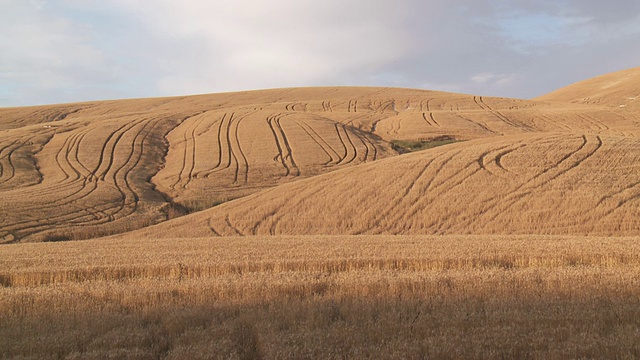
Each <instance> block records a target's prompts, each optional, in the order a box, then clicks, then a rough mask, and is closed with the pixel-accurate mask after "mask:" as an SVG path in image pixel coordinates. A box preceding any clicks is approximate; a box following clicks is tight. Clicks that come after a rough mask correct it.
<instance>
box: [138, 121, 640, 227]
mask: <svg viewBox="0 0 640 360" xmlns="http://www.w3.org/2000/svg"><path fill="white" fill-rule="evenodd" d="M639 160H640V140H638V139H636V138H632V137H622V136H605V135H591V134H587V135H576V134H567V133H553V134H532V135H518V136H509V137H506V136H505V137H501V138H496V139H492V141H491V142H489V141H486V140H484V139H479V140H473V141H467V142H463V143H457V144H450V145H446V146H442V147H438V148H434V149H430V150H428V151H423V152H417V153H412V154H407V155H403V156H401V157H399V158H391V159H385V160H381V161H378V162H374V163H371V164H363V165H360V166H357V167H353V168H350V169H344V170H341V171H336V172H333V173H330V174H325V175H322V176H317V177H314V178H311V179H305V180H301V181H298V182H295V183H291V184H286V185H283V186H280V187H277V188H274V189H270V190H266V191H263V192H261V193H258V194H254V195H252V196H248V197H245V198H242V199H238V200H236V201H233V202H229V203H226V204H223V205H221V206H219V207H216V208H214V209H210V210H206V211H203V212H201V213H199V214H193V215H192V216H189V217H184V218H180V219H176V220H174V221H170V222H166V223H163V224H159V225H157V226H155V227H150V228H147V229H144V230H142V231H140V232H139V233H138V235H139V236H148V237H191V236H214V235H221V236H234V235H299V234H309V235H322V234H335V235H339V234H400V235H403V234H414V235H419V234H580V235H598V236H603V235H604V236H624V235H626V236H634V235H639V234H640V230H639V229H640V206H639V205H640V161H639Z"/></svg>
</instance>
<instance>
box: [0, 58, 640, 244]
mask: <svg viewBox="0 0 640 360" xmlns="http://www.w3.org/2000/svg"><path fill="white" fill-rule="evenodd" d="M639 73H640V70H638V69H635V70H630V71H626V72H623V73H620V74H612V75H607V76H608V77H609V78H611V79H622V80H619V82H617V83H611V84H612V85H610V86H609V87H608V88H607V92H606V93H603V92H599V91H596V90H594V89H600V88H601V87H602V86H600V88H598V86H596V85H593V84H596V83H602V80H598V79H599V78H596V79H593V80H591V82H585V84H587V85H574V86H573V87H575V86H580V89H581V90H580V91H582V92H580V91H577V90H575V91H574V90H571V87H570V88H568V89H569V90H566V91H564V90H559V91H557V92H554V93H552V94H549V95H547V96H543V97H541V98H538V99H535V100H532V101H527V100H518V99H505V98H490V97H483V96H473V95H464V94H452V93H444V92H436V91H422V90H410V89H393V88H348V87H337V88H298V89H276V90H263V91H248V92H239V93H226V94H212V95H199V96H188V97H175V98H158V99H131V100H118V101H103V102H88V103H78V104H63V105H50V106H39V107H25V108H7V109H0V241H2V242H6V243H8V242H18V241H59V240H67V239H85V238H95V237H100V236H104V235H111V234H118V233H121V234H127V233H128V232H129V231H132V230H136V229H142V230H138V231H137V232H133V233H131V235H134V234H135V235H136V236H178V237H190V236H209V235H238V234H242V235H250V234H369V233H381V234H442V233H447V234H473V233H479V234H486V233H491V234H494V233H500V234H511V233H535V234H547V233H552V234H557V233H561V234H615V235H618V234H625V235H629V234H637V229H638V221H637V220H636V219H637V218H638V216H637V215H638V214H637V209H638V201H639V198H640V195H639V193H640V187H639V186H638V185H639V184H640V176H639V174H640V171H638V170H639V169H638V165H637V163H638V161H637V160H638V157H639V156H640V148H639V146H640V143H639V142H638V140H636V136H637V133H638V121H639V116H638V112H636V111H635V110H634V109H635V107H634V106H635V105H633V104H635V103H633V102H629V103H628V104H627V106H624V107H620V106H613V105H611V104H616V103H617V101H618V99H617V98H616V97H619V94H622V93H624V94H631V93H630V92H629V91H631V92H633V91H634V90H633V86H635V85H634V84H637V83H638V82H637V81H634V80H633V79H635V77H634V76H637V75H638V74H639ZM626 79H631V80H630V81H626ZM607 81H609V80H607ZM616 81H618V80H616ZM589 84H591V85H589ZM630 89H631V90H630ZM632 90H633V91H632ZM563 91H564V92H563ZM590 91H593V92H590ZM563 94H576V96H577V99H576V98H573V97H571V96H568V95H563ZM589 94H591V95H589ZM625 96H626V95H625ZM628 96H631V95H628ZM586 98H589V99H599V100H597V101H591V100H589V101H581V100H580V99H586ZM630 101H631V100H630ZM438 139H450V140H451V141H454V140H455V141H459V142H457V143H455V144H450V145H447V146H443V147H438V148H434V149H429V150H424V151H420V152H416V153H412V154H405V155H401V156H399V154H400V153H403V152H405V151H406V150H407V148H406V144H408V143H412V142H413V143H416V142H417V143H419V144H427V145H429V143H430V142H432V141H433V140H438ZM426 147H429V146H426ZM234 199H237V200H234ZM221 203H224V204H222V205H219V204H221ZM200 210H202V211H200ZM194 212H195V213H194ZM188 213H192V214H188ZM187 214H188V215H187ZM173 218H176V219H173ZM171 219H173V220H171ZM167 220H169V221H167ZM159 223H162V224H159ZM153 224H159V225H156V226H151V225H153Z"/></svg>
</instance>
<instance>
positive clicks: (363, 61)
mask: <svg viewBox="0 0 640 360" xmlns="http://www.w3.org/2000/svg"><path fill="white" fill-rule="evenodd" d="M117 3H118V4H119V6H120V7H121V8H122V9H123V10H128V11H131V12H132V13H134V14H135V17H136V18H138V19H139V21H141V22H143V23H144V24H145V25H146V26H148V27H149V28H151V29H153V30H152V31H151V32H152V33H154V34H155V41H156V42H157V43H159V44H162V43H166V42H167V41H168V42H173V43H174V44H173V45H175V44H177V43H184V44H188V46H186V47H185V51H181V52H178V53H176V54H171V55H168V56H167V57H168V58H170V59H171V61H169V62H168V63H167V64H166V65H167V66H166V68H165V69H163V75H162V76H161V77H160V78H159V80H158V85H159V87H160V89H161V91H163V92H167V93H169V92H176V91H181V92H184V91H188V90H187V89H191V91H194V90H195V91H222V90H243V89H250V88H260V87H277V86H294V85H307V84H317V83H331V82H339V81H340V80H341V79H342V77H343V76H345V75H348V74H349V73H351V72H362V73H364V72H367V71H372V70H373V71H375V69H377V68H380V67H381V66H383V65H385V64H387V63H389V62H390V61H393V60H394V59H396V58H397V57H399V56H403V54H404V52H405V50H406V48H407V46H408V44H406V43H405V42H404V41H403V39H406V38H407V36H406V35H405V34H403V29H402V26H401V21H402V13H401V12H399V11H396V10H394V9H393V8H391V9H390V8H389V6H388V3H387V2H384V1H380V0H377V1H364V0H353V1H349V2H342V1H335V0H332V1H323V2H300V1H295V0H281V1H272V2H265V1H259V0H244V1H230V0H220V1H216V2H210V1H189V2H183V1H177V0H164V1H159V2H158V3H157V4H156V5H155V6H154V10H153V11H148V7H147V6H145V2H143V1H124V0H123V1H118V2H117ZM167 39H168V40H167ZM171 47H173V46H171ZM183 64H188V67H189V68H190V69H184V68H183V67H182V65H183Z"/></svg>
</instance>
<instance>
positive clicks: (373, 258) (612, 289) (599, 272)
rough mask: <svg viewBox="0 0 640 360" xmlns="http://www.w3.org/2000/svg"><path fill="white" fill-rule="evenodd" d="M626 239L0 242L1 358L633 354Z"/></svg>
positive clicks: (632, 270)
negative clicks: (14, 243)
mask: <svg viewBox="0 0 640 360" xmlns="http://www.w3.org/2000/svg"><path fill="white" fill-rule="evenodd" d="M639 254H640V243H639V242H638V241H637V239H633V238H581V237H533V236H525V237H511V238H510V237H478V236H475V237H474V236H467V237H463V236H445V237H406V236H405V237H389V236H378V237H375V236H374V237H371V236H368V237H353V236H351V237H290V238H281V237H268V238H251V237H249V238H225V239H189V240H187V239H182V240H181V239H170V240H145V241H135V240H133V241H132V240H131V239H130V240H105V241H101V242H67V243H48V244H22V245H8V246H3V247H1V248H0V259H2V260H1V264H0V265H1V268H2V269H3V270H2V274H1V275H2V277H1V279H2V282H3V284H4V288H3V289H2V291H0V309H2V311H1V312H0V329H1V330H0V349H2V351H1V352H0V354H2V357H3V358H108V357H115V358H122V357H127V358H140V359H147V358H150V359H151V358H175V359H179V358H344V357H355V358H363V357H365V358H380V357H383V358H398V357H401V358H421V357H424V358H430V357H435V358H540V359H542V358H544V359H553V358H629V359H631V358H637V357H638V356H639V355H640V346H639V345H638V344H639V343H638V341H637V340H638V338H639V337H640V286H638V285H640V284H639V283H638V279H640V255H639Z"/></svg>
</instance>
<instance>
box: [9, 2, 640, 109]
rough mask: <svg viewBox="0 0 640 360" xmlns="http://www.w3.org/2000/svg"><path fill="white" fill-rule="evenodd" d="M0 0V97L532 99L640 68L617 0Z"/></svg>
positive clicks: (634, 17)
mask: <svg viewBox="0 0 640 360" xmlns="http://www.w3.org/2000/svg"><path fill="white" fill-rule="evenodd" d="M616 4H617V5H618V6H612V5H611V4H609V3H605V2H602V1H600V0H563V1H555V0H522V1H518V2H504V1H499V0H460V1H457V2H456V3H455V5H452V3H451V2H447V1H444V0H434V1H421V0H399V1H395V2H389V1H386V0H369V1H367V0H349V1H344V0H325V1H319V0H310V1H299V0H272V1H264V0H235V1H232V0H215V1H206V0H187V1H185V0H180V1H179V0H154V1H153V2H150V1H147V0H104V1H99V0H56V1H51V0H49V1H47V0H20V1H18V0H0V8H1V9H2V12H0V33H1V34H3V36H2V37H0V49H2V51H0V106H2V105H11V104H13V105H17V104H35V103H52V102H66V101H80V100H88V99H99V98H118V97H147V96H160V95H184V94H193V93H206V92H218V91H232V90H247V89H256V88H268V87H287V86H315V85H380V86H399V87H421V88H427V89H435V90H445V91H454V92H464V93H476V94H482V95H497V96H513V97H532V96H535V95H540V94H542V93H544V92H548V91H551V90H554V89H555V88H557V87H560V86H563V85H566V84H568V83H571V82H574V81H578V80H581V79H585V78H588V77H591V76H595V75H598V74H602V73H605V72H609V71H615V70H619V69H622V68H628V67H632V66H638V65H640V64H639V63H638V56H640V53H639V52H638V50H637V49H638V48H640V3H639V2H637V1H636V0H620V1H619V2H617V3H616Z"/></svg>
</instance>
